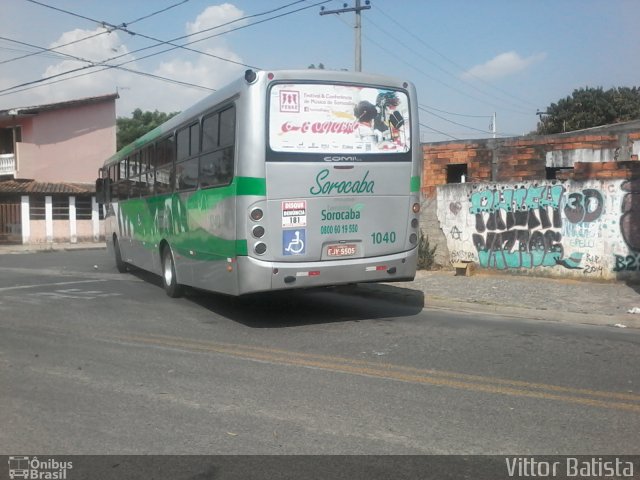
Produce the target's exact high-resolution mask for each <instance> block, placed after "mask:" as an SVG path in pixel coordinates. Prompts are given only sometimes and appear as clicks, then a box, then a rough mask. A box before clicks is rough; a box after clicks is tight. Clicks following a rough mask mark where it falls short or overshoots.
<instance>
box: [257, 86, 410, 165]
mask: <svg viewBox="0 0 640 480" xmlns="http://www.w3.org/2000/svg"><path fill="white" fill-rule="evenodd" d="M409 120H410V118H409V99H408V97H407V95H406V94H405V93H404V92H400V91H397V90H391V89H383V88H372V87H358V86H353V85H318V84H276V85H274V86H273V87H272V89H271V94H270V110H269V145H270V147H271V150H273V151H274V152H293V153H329V154H342V155H344V154H366V153H376V154H381V153H382V154H384V153H402V152H408V151H409V150H410V145H411V127H410V123H409Z"/></svg>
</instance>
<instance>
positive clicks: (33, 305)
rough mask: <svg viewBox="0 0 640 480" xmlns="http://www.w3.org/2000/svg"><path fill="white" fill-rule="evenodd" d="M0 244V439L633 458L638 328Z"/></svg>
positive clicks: (78, 445) (57, 446)
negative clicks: (224, 280)
mask: <svg viewBox="0 0 640 480" xmlns="http://www.w3.org/2000/svg"><path fill="white" fill-rule="evenodd" d="M423 307H424V296H423V295H421V294H419V292H416V291H412V290H407V289H403V288H398V287H394V286H392V285H389V286H385V288H384V289H383V290H382V291H377V292H376V294H375V295H371V294H370V291H369V290H367V289H366V288H363V287H350V288H340V289H327V290H322V291H311V292H289V293H278V294H275V295H259V296H255V297H249V298H241V299H233V298H228V297H224V296H218V295H211V294H206V293H203V292H190V293H189V295H188V296H187V297H186V298H182V299H170V298H169V297H167V296H166V295H165V294H164V291H163V290H162V289H161V287H160V284H159V279H158V278H156V277H154V276H153V275H149V274H146V273H144V272H134V273H129V274H124V275H121V274H118V273H117V272H116V270H115V267H114V266H113V262H112V260H111V259H110V258H108V257H107V255H106V252H104V251H77V252H51V253H37V254H22V255H0V426H1V427H0V452H1V453H5V454H17V453H20V454H24V455H26V454H29V453H40V452H47V453H50V454H151V453H153V454H168V453H173V454H178V453H179V454H212V453H215V454H451V453H455V454H564V455H573V454H601V455H602V454H612V455H622V454H640V434H639V433H638V432H640V374H639V371H638V365H640V348H639V347H640V330H633V329H625V330H618V329H612V328H608V327H600V326H586V325H567V324H558V323H555V322H545V321H540V320H535V321H534V320H528V319H526V318H508V317H504V316H501V317H490V316H487V315H484V314H482V315H480V314H477V315H472V314H462V313H455V312H453V311H448V310H445V309H430V308H426V309H425V308H423Z"/></svg>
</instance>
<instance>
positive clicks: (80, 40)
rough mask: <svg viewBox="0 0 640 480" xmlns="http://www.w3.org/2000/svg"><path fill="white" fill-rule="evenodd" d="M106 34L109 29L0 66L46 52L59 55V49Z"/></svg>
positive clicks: (0, 63)
mask: <svg viewBox="0 0 640 480" xmlns="http://www.w3.org/2000/svg"><path fill="white" fill-rule="evenodd" d="M105 33H110V30H108V29H107V30H105V31H103V32H98V33H95V34H93V35H89V36H88V37H83V38H80V39H77V40H74V41H73V42H69V43H64V44H62V45H58V46H57V47H52V48H42V49H41V51H39V52H31V53H29V54H28V55H22V56H21V57H14V58H10V59H8V60H3V61H2V62H0V65H2V64H4V63H10V62H15V61H16V60H22V59H23V58H28V57H32V56H34V55H42V54H43V53H45V52H53V53H56V54H59V53H60V52H56V50H57V49H58V48H63V47H68V46H69V45H73V44H74V43H80V42H84V41H85V40H89V39H91V38H95V37H98V36H100V35H104V34H105ZM37 48H41V47H37Z"/></svg>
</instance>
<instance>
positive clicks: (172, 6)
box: [0, 0, 189, 65]
mask: <svg viewBox="0 0 640 480" xmlns="http://www.w3.org/2000/svg"><path fill="white" fill-rule="evenodd" d="M188 1H189V0H182V1H181V2H178V3H175V4H173V5H170V6H168V7H166V8H163V9H162V10H156V11H155V12H152V13H149V14H148V15H145V16H143V17H140V18H137V19H135V20H132V21H131V22H127V23H126V24H123V25H132V24H134V23H137V22H139V21H141V20H145V19H147V18H150V17H153V16H154V15H158V14H159V13H163V12H166V11H167V10H170V9H172V8H174V7H177V6H179V5H182V4H184V3H187V2H188ZM99 23H101V22H99ZM104 28H105V30H104V31H103V32H98V33H94V34H93V35H89V36H87V37H82V38H79V39H76V40H73V41H72V42H68V43H64V44H62V45H57V46H55V47H52V48H47V49H43V51H39V52H30V53H29V54H27V55H22V56H20V57H15V58H10V59H8V60H4V61H2V62H0V65H2V64H4V63H9V62H14V61H16V60H22V59H23V58H28V57H32V56H34V55H42V54H43V53H44V52H55V51H56V50H57V49H59V48H64V47H68V46H69V45H74V44H76V43H80V42H84V41H86V40H90V39H92V38H95V37H98V36H100V35H104V34H105V33H111V32H112V31H113V29H109V28H106V27H104ZM55 53H58V52H55Z"/></svg>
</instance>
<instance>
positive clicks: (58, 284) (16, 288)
mask: <svg viewBox="0 0 640 480" xmlns="http://www.w3.org/2000/svg"><path fill="white" fill-rule="evenodd" d="M107 281H108V280H107V279H97V280H74V281H73V282H52V283H40V284H35V285H16V286H14V287H2V288H0V292H7V291H9V290H24V289H27V288H42V287H58V286H60V285H76V284H80V283H95V282H107Z"/></svg>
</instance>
